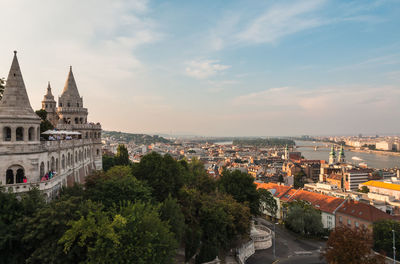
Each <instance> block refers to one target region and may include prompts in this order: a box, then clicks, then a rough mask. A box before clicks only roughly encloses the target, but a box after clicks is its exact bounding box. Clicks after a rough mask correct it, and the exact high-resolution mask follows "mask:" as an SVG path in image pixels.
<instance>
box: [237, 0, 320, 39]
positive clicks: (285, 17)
mask: <svg viewBox="0 0 400 264" xmlns="http://www.w3.org/2000/svg"><path fill="white" fill-rule="evenodd" d="M323 2H325V1H322V0H307V1H299V2H295V3H294V4H290V5H288V4H277V5H274V6H272V7H270V8H268V9H267V10H266V12H265V13H263V14H262V15H260V16H259V17H257V18H255V19H254V20H253V21H251V22H250V23H249V24H248V26H247V27H246V28H245V29H244V30H243V31H241V32H239V33H238V34H237V35H236V38H237V39H238V41H240V42H250V43H273V42H276V41H277V40H279V39H280V38H282V37H284V36H286V35H290V34H293V33H296V32H299V31H303V30H306V29H310V28H313V27H317V26H320V25H321V24H323V21H322V19H320V18H318V17H317V16H315V14H314V15H313V16H308V14H310V13H311V12H313V11H316V10H317V9H318V8H320V7H321V4H322V3H323Z"/></svg>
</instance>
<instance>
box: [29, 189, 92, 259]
mask: <svg viewBox="0 0 400 264" xmlns="http://www.w3.org/2000/svg"><path fill="white" fill-rule="evenodd" d="M85 210H86V208H85V207H84V206H83V199H82V197H67V196H65V197H62V198H60V199H57V200H53V201H52V202H50V203H49V204H47V205H46V206H44V207H42V208H40V209H38V210H37V211H36V212H35V214H34V215H32V216H31V217H27V218H25V219H24V222H25V224H24V226H25V228H24V234H23V238H22V241H23V243H24V252H27V253H28V257H27V259H26V263H38V264H39V263H54V264H67V263H81V261H84V260H85V257H86V252H84V251H83V250H82V249H81V248H79V247H71V249H70V251H69V252H68V253H67V254H66V253H64V251H63V246H62V245H60V244H58V243H57V241H58V240H59V239H60V238H61V237H62V236H63V234H64V232H65V231H66V230H67V229H68V226H67V223H68V222H69V221H72V220H77V219H79V213H78V212H81V213H83V212H84V211H85ZM21 263H22V262H21Z"/></svg>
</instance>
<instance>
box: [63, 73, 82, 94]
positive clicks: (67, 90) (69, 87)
mask: <svg viewBox="0 0 400 264" xmlns="http://www.w3.org/2000/svg"><path fill="white" fill-rule="evenodd" d="M64 94H67V95H69V96H71V97H80V96H79V92H78V87H77V86H76V82H75V78H74V74H73V73H72V66H69V73H68V77H67V80H66V81H65V85H64V90H63V92H62V94H61V96H63V95H64Z"/></svg>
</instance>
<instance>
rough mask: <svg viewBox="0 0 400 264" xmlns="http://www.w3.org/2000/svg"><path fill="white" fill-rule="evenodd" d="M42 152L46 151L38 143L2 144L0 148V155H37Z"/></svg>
mask: <svg viewBox="0 0 400 264" xmlns="http://www.w3.org/2000/svg"><path fill="white" fill-rule="evenodd" d="M44 151H46V149H45V148H44V147H43V145H41V144H38V143H35V144H30V143H28V142H21V143H18V144H16V143H15V142H13V144H9V145H8V144H3V145H1V146H0V155H1V154H9V153H38V152H44Z"/></svg>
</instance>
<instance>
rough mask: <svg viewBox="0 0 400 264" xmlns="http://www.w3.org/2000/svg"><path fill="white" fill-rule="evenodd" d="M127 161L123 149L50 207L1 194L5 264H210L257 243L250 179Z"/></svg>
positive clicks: (183, 165) (194, 166)
mask: <svg viewBox="0 0 400 264" xmlns="http://www.w3.org/2000/svg"><path fill="white" fill-rule="evenodd" d="M126 155H127V151H125V149H124V147H121V148H120V149H119V153H118V154H117V155H116V156H115V157H113V159H114V158H115V160H113V166H111V167H110V168H109V169H108V170H107V171H100V172H95V173H93V174H92V175H89V176H88V177H87V178H86V182H85V185H84V186H81V185H75V186H71V187H67V188H64V189H62V191H61V193H60V196H59V197H58V198H57V199H54V200H52V201H50V202H48V203H46V202H45V200H44V197H43V196H42V194H41V193H40V192H39V191H38V190H36V189H33V190H31V191H29V192H28V193H26V194H23V195H21V197H17V196H16V195H15V194H12V193H8V192H6V191H5V190H1V192H0V264H1V263H11V264H13V263H57V264H58V263H62V264H64V263H65V264H66V263H129V262H130V261H132V260H135V263H156V264H157V263H160V264H161V263H172V262H174V258H175V255H176V249H177V248H178V247H182V248H184V249H185V258H186V260H187V261H189V260H190V259H192V258H193V257H195V259H196V262H197V263H202V262H206V261H210V260H213V259H214V258H215V257H216V256H217V255H220V254H221V253H223V252H225V251H227V250H229V249H230V248H232V247H234V246H236V245H237V243H238V242H239V241H241V240H242V239H243V238H245V237H247V236H248V235H249V228H250V226H249V224H250V216H251V215H250V208H249V205H250V206H252V207H254V208H255V205H256V203H258V204H257V205H258V207H259V200H257V199H255V197H256V198H257V197H259V195H258V192H256V191H255V193H256V196H252V195H251V193H250V191H251V190H255V189H253V188H255V187H254V186H253V185H254V184H253V180H252V178H251V177H250V176H249V175H247V174H241V173H240V172H229V173H228V172H227V173H225V176H224V177H226V178H224V179H223V180H220V181H216V180H214V179H213V178H210V177H209V176H208V174H207V173H206V171H205V169H204V165H203V164H202V163H201V162H200V161H198V160H195V159H194V160H193V161H192V162H187V161H185V160H181V161H176V160H174V159H173V158H172V157H171V156H169V155H165V156H161V155H159V154H156V153H151V154H148V155H146V156H144V157H143V158H142V160H141V162H140V163H139V164H132V163H131V162H130V161H129V159H128V160H127V159H125V158H124V157H126ZM118 156H119V157H120V158H119V159H118V158H116V157H118ZM117 160H119V161H117ZM119 163H122V165H116V164H119ZM228 179H230V181H232V182H228V181H227V180H228Z"/></svg>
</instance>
